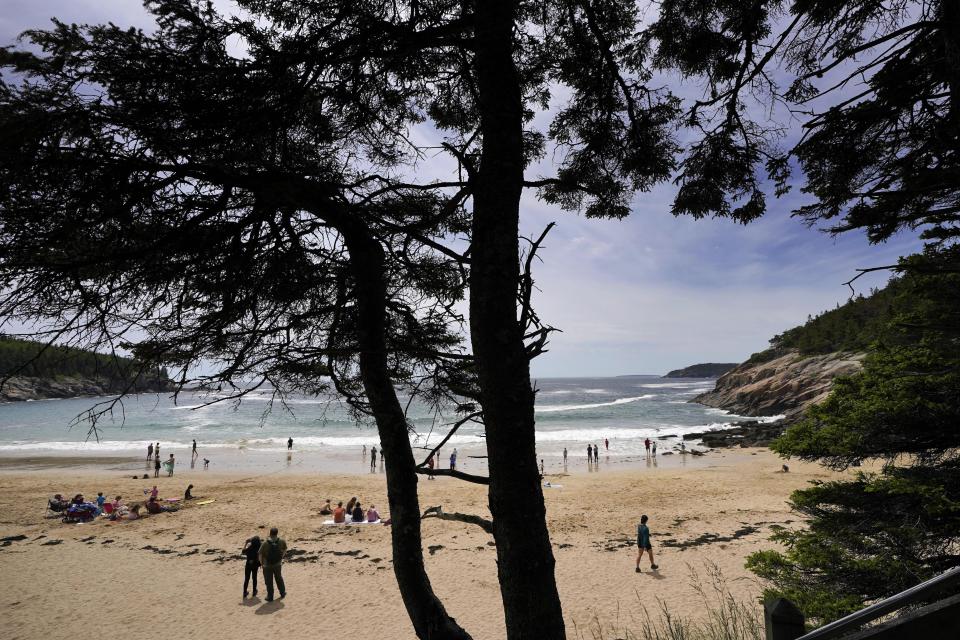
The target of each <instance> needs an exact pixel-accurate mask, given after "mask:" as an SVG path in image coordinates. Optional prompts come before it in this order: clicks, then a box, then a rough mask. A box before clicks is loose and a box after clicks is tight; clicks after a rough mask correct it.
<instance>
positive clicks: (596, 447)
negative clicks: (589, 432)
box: [593, 444, 600, 464]
mask: <svg viewBox="0 0 960 640" xmlns="http://www.w3.org/2000/svg"><path fill="white" fill-rule="evenodd" d="M593 461H594V462H595V463H596V464H600V445H598V444H595V445H593Z"/></svg>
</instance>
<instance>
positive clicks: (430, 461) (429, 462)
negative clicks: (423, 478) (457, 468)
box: [427, 453, 437, 480]
mask: <svg viewBox="0 0 960 640" xmlns="http://www.w3.org/2000/svg"><path fill="white" fill-rule="evenodd" d="M433 465H434V462H433V454H432V453H431V454H430V456H429V457H427V468H428V469H430V473H428V474H427V480H436V479H437V477H436V476H435V475H433Z"/></svg>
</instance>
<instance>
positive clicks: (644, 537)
mask: <svg viewBox="0 0 960 640" xmlns="http://www.w3.org/2000/svg"><path fill="white" fill-rule="evenodd" d="M647 520H648V518H647V516H646V515H642V516H640V524H639V525H638V526H637V573H640V559H641V558H643V552H644V551H646V552H647V554H648V555H649V556H650V570H651V571H656V570H657V569H659V567H658V566H657V565H656V564H654V562H653V545H652V544H650V529H649V528H647Z"/></svg>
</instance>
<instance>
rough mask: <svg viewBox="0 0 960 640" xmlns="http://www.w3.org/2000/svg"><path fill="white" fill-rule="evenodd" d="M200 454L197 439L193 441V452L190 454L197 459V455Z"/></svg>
mask: <svg viewBox="0 0 960 640" xmlns="http://www.w3.org/2000/svg"><path fill="white" fill-rule="evenodd" d="M199 455H200V454H199V453H197V441H196V440H194V441H193V453H191V454H190V457H191V458H192V459H194V460H196V459H197V456H199Z"/></svg>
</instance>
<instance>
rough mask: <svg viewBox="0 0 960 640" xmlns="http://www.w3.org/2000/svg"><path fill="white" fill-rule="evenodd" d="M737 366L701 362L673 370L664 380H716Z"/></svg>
mask: <svg viewBox="0 0 960 640" xmlns="http://www.w3.org/2000/svg"><path fill="white" fill-rule="evenodd" d="M736 366H738V365H737V363H736V362H703V363H701V364H692V365H690V366H689V367H684V368H683V369H674V370H673V371H671V372H670V373H668V374H667V375H665V376H663V377H664V378H716V377H717V376H722V375H723V374H725V373H726V372H727V371H730V370H731V369H733V368H734V367H736Z"/></svg>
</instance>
